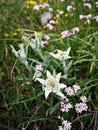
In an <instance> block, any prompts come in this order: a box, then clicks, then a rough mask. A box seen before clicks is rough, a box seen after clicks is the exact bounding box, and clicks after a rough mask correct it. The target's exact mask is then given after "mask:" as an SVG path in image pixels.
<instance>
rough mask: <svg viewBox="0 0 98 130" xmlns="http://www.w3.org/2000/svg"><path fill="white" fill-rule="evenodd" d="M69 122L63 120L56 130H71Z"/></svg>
mask: <svg viewBox="0 0 98 130" xmlns="http://www.w3.org/2000/svg"><path fill="white" fill-rule="evenodd" d="M71 127H72V126H71V122H69V121H67V120H63V122H62V126H59V129H58V130H70V129H71Z"/></svg>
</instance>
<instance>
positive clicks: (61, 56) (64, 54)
mask: <svg viewBox="0 0 98 130" xmlns="http://www.w3.org/2000/svg"><path fill="white" fill-rule="evenodd" d="M70 49H71V47H69V48H68V49H67V51H62V50H57V54H54V53H52V52H50V53H49V54H50V55H52V56H53V57H54V58H56V59H59V60H60V61H62V60H66V59H69V58H71V57H70V56H69V53H70Z"/></svg>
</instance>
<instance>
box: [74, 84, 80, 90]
mask: <svg viewBox="0 0 98 130" xmlns="http://www.w3.org/2000/svg"><path fill="white" fill-rule="evenodd" d="M73 88H74V91H75V92H77V91H78V90H80V86H79V85H77V84H75V85H73Z"/></svg>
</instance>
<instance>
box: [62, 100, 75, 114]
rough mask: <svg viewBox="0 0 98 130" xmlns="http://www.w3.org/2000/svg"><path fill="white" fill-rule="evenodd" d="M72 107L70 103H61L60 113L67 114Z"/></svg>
mask: <svg viewBox="0 0 98 130" xmlns="http://www.w3.org/2000/svg"><path fill="white" fill-rule="evenodd" d="M72 107H73V106H72V105H71V104H70V103H67V104H65V103H64V102H61V109H60V110H61V111H62V112H69V111H70V109H71V108H72Z"/></svg>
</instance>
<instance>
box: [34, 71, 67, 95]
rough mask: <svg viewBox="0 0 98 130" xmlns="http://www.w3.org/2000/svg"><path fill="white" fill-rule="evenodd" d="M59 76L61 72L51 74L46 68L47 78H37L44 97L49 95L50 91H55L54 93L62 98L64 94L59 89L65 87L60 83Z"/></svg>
mask: <svg viewBox="0 0 98 130" xmlns="http://www.w3.org/2000/svg"><path fill="white" fill-rule="evenodd" d="M60 76H61V73H59V74H57V75H56V76H54V75H51V73H50V72H49V71H48V70H47V79H46V80H44V79H42V78H37V79H36V80H38V81H39V82H40V83H41V84H42V85H43V87H42V88H43V90H44V91H45V98H47V97H48V96H49V94H50V93H51V92H53V93H55V94H56V95H58V96H60V97H62V98H64V97H65V96H64V94H63V93H62V92H61V91H60V89H62V88H65V87H66V85H65V84H63V83H60Z"/></svg>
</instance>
